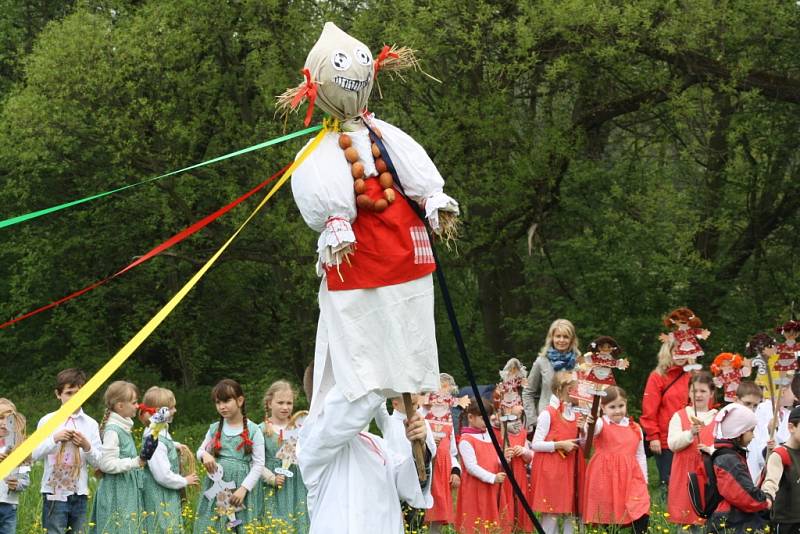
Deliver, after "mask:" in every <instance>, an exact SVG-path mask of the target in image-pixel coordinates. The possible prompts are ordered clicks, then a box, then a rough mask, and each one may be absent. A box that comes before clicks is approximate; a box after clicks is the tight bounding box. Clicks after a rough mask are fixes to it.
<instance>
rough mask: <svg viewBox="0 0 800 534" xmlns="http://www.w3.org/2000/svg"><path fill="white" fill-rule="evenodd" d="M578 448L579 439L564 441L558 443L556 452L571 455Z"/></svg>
mask: <svg viewBox="0 0 800 534" xmlns="http://www.w3.org/2000/svg"><path fill="white" fill-rule="evenodd" d="M577 446H578V440H577V439H565V440H564V441H556V450H557V451H563V452H566V453H570V452H572V451H573V450H575V448H576V447H577Z"/></svg>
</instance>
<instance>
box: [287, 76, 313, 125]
mask: <svg viewBox="0 0 800 534" xmlns="http://www.w3.org/2000/svg"><path fill="white" fill-rule="evenodd" d="M302 73H303V76H305V77H306V83H305V85H304V86H303V87H301V88H300V91H298V93H297V94H296V95H295V96H294V98H293V99H292V103H291V106H292V109H294V108H296V107H297V106H299V105H300V102H302V101H303V98H307V99H308V111H307V112H306V120H305V125H306V126H308V125H309V124H310V123H311V115H313V114H314V102H316V101H317V84H316V83H314V82H313V81H311V71H309V70H308V69H303V70H302Z"/></svg>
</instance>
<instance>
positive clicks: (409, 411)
mask: <svg viewBox="0 0 800 534" xmlns="http://www.w3.org/2000/svg"><path fill="white" fill-rule="evenodd" d="M403 406H404V407H405V409H406V420H409V419H411V416H413V415H414V414H415V413H417V408H416V407H415V406H414V403H413V402H411V393H403ZM411 449H412V451H413V453H414V463H415V464H416V465H417V477H418V478H419V480H420V482H425V481H426V480H428V475H427V473H426V472H425V442H424V441H422V440H419V439H416V440H414V441H412V442H411Z"/></svg>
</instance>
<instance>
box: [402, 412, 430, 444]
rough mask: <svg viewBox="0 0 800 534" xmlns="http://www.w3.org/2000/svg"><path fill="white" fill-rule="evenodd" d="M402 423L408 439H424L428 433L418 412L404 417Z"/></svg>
mask: <svg viewBox="0 0 800 534" xmlns="http://www.w3.org/2000/svg"><path fill="white" fill-rule="evenodd" d="M404 423H405V425H406V437H407V438H408V441H416V440H419V441H425V436H426V435H427V434H428V431H427V429H426V427H425V421H423V420H422V417H421V416H420V415H419V414H418V413H415V414H414V415H412V416H411V417H409V418H408V419H406V420H405V421H404Z"/></svg>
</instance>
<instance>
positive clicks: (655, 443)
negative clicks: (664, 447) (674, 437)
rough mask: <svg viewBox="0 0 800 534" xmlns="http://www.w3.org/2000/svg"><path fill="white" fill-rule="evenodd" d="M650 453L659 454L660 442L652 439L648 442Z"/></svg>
mask: <svg viewBox="0 0 800 534" xmlns="http://www.w3.org/2000/svg"><path fill="white" fill-rule="evenodd" d="M650 451H651V452H652V453H653V454H661V442H660V441H658V440H657V439H654V440H653V441H651V442H650Z"/></svg>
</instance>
